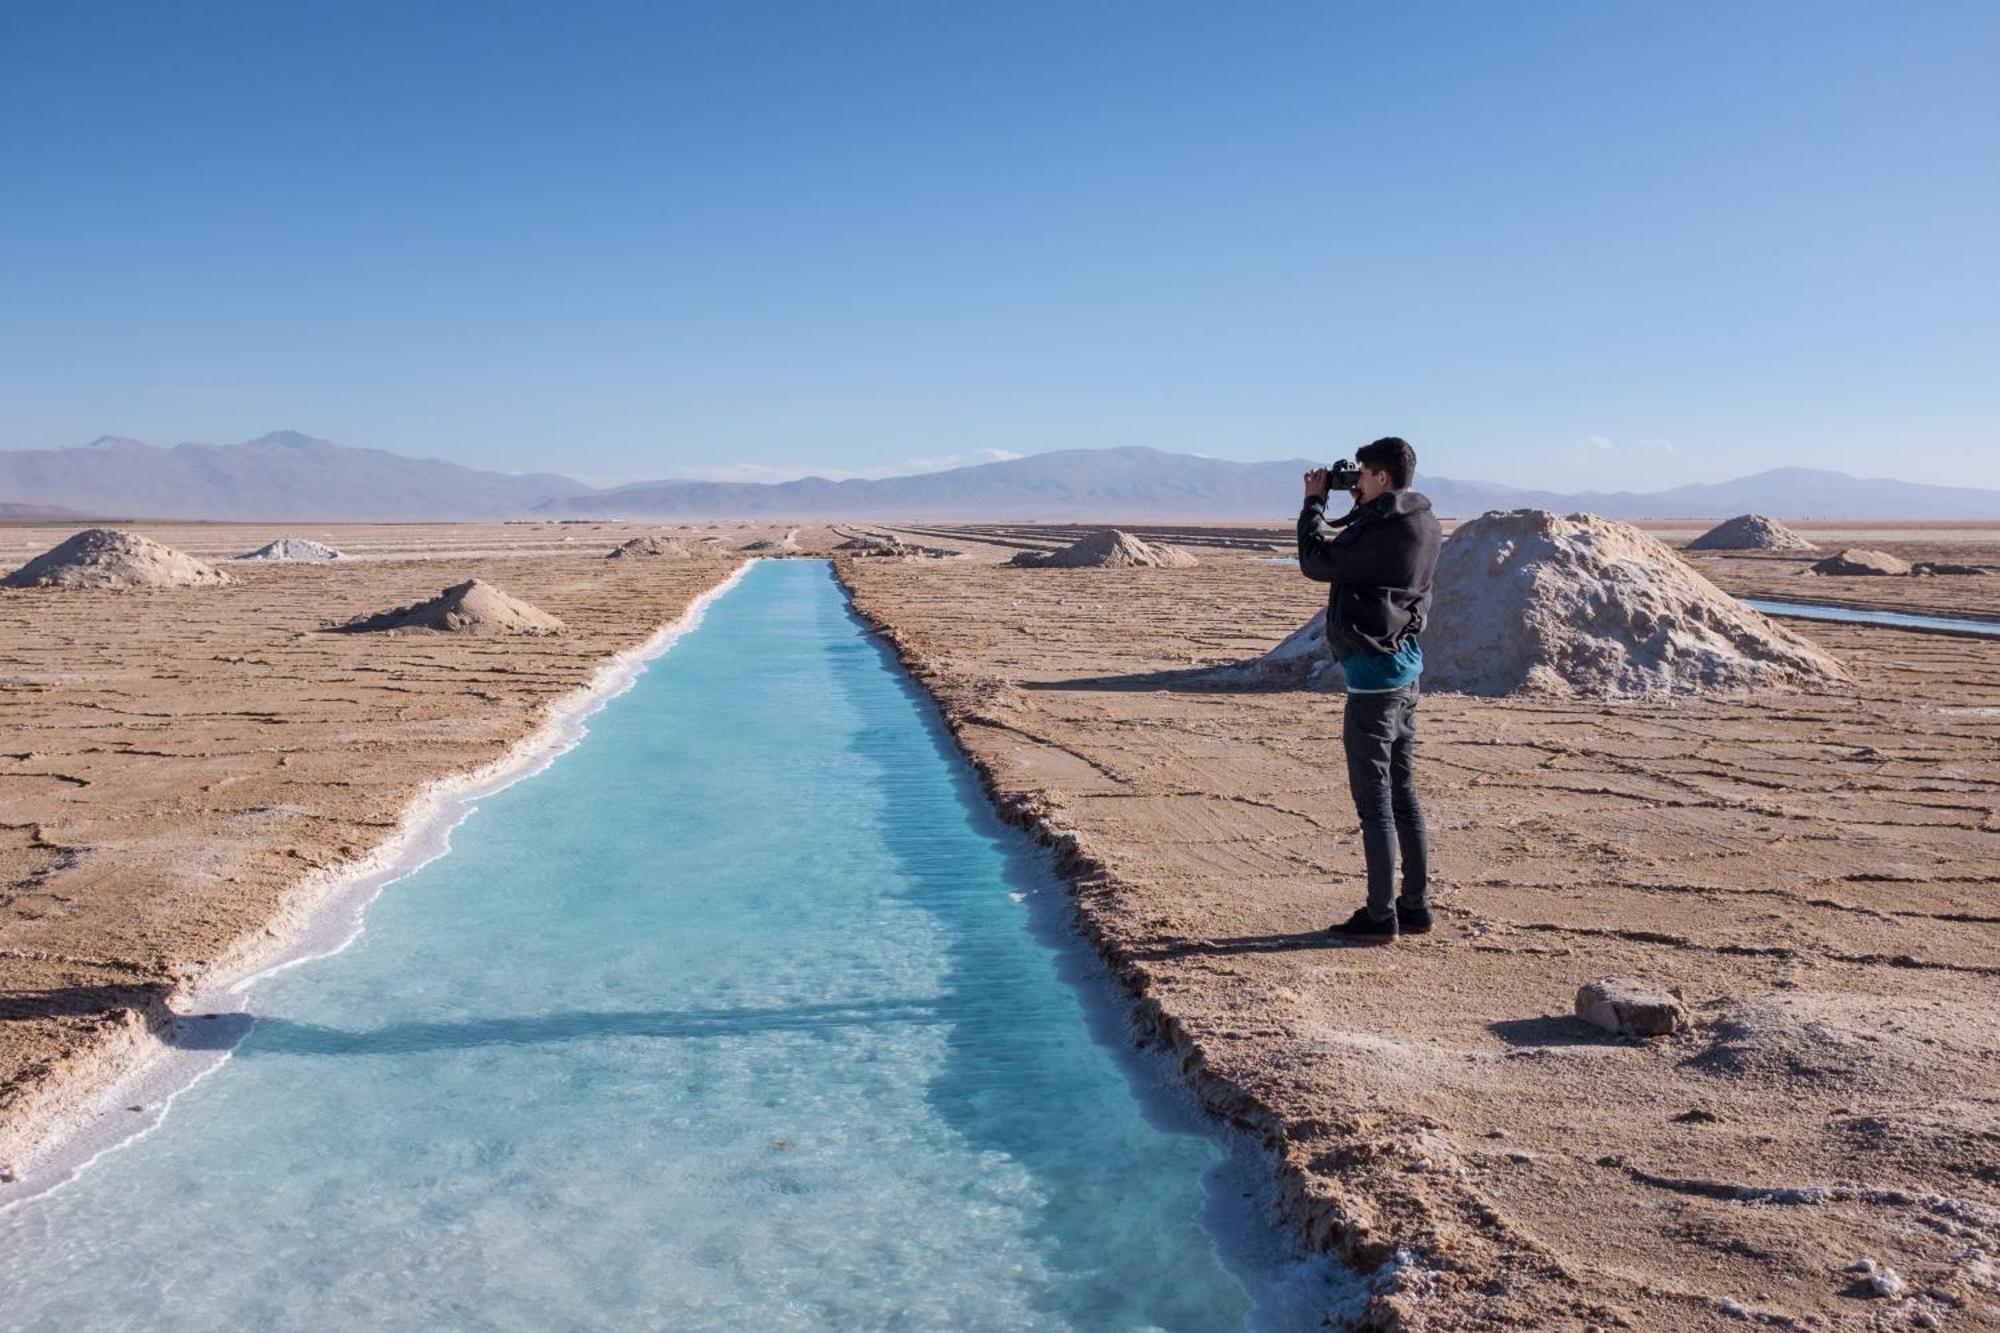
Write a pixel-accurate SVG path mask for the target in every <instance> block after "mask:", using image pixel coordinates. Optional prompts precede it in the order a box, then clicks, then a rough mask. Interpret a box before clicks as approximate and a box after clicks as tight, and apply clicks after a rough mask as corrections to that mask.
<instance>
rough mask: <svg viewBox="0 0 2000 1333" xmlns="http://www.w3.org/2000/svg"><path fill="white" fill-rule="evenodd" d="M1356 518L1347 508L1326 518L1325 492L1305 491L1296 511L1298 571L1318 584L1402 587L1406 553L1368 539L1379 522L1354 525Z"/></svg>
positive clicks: (1406, 576)
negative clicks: (1332, 516)
mask: <svg viewBox="0 0 2000 1333" xmlns="http://www.w3.org/2000/svg"><path fill="white" fill-rule="evenodd" d="M1358 517H1359V514H1358V513H1357V512H1356V511H1354V510H1350V511H1348V512H1347V513H1345V514H1343V515H1341V516H1340V517H1339V518H1336V519H1329V518H1328V517H1327V516H1326V495H1325V494H1324V493H1321V494H1319V495H1313V494H1310V493H1309V494H1307V496H1306V502H1305V507H1304V508H1302V509H1300V510H1299V572H1300V573H1301V574H1304V575H1305V576H1306V577H1307V578H1309V579H1312V580H1314V581H1315V582H1318V583H1365V584H1373V585H1375V586H1378V587H1386V588H1400V587H1403V586H1404V585H1405V584H1407V583H1408V582H1409V581H1410V568H1409V566H1410V561H1409V556H1408V554H1407V553H1406V552H1402V551H1398V550H1395V549H1393V543H1390V544H1386V545H1385V543H1383V542H1380V541H1369V540H1368V539H1367V538H1368V533H1369V530H1370V529H1371V528H1374V529H1378V530H1379V527H1380V525H1379V524H1371V523H1361V524H1356V523H1355V519H1357V518H1358Z"/></svg>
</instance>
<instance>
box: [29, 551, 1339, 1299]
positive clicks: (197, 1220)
mask: <svg viewBox="0 0 2000 1333" xmlns="http://www.w3.org/2000/svg"><path fill="white" fill-rule="evenodd" d="M590 727H591V732H592V734H591V735H590V737H589V738H588V739H587V740H586V741H585V742H584V743H583V744H582V745H580V746H579V747H577V748H576V749H575V750H574V751H572V752H570V753H569V754H567V755H565V756H563V757H561V758H560V759H558V760H557V761H556V762H555V764H554V765H553V766H552V767H551V768H550V769H549V770H548V771H546V772H545V773H543V774H541V775H539V776H537V777H534V778H531V779H529V780H527V781H524V782H522V783H520V784H518V785H516V786H514V787H511V788H508V789H507V790H505V791H503V792H501V793H499V794H497V795H495V796H493V797H490V798H489V799H487V800H486V801H485V802H484V803H483V804H482V805H481V806H480V808H479V809H478V810H477V812H476V813H475V814H474V815H473V816H472V817H471V818H470V819H469V820H468V821H467V822H466V823H465V824H464V825H463V826H462V827H461V828H460V829H459V830H458V831H457V833H456V835H455V838H454V841H455V844H456V845H455V847H454V849H453V850H452V852H451V853H450V854H449V855H448V856H445V857H443V858H442V859H440V860H437V861H434V862H432V863H431V864H430V865H429V866H427V867H425V868H424V869H422V870H420V871H418V872H416V873H415V874H413V875H412V876H410V877H409V878H407V879H404V880H402V881H400V882H397V883H395V884H394V885H392V886H391V887H390V888H389V889H388V890H387V891H386V892H385V893H384V894H383V896H382V897H381V898H380V899H379V900H378V901H377V902H376V903H375V904H374V906H373V907H371V908H370V909H369V914H368V918H367V929H366V931H365V933H364V934H363V935H362V936H361V938H360V939H359V940H358V941H356V942H355V944H354V945H353V946H352V947H350V948H349V949H347V950H346V951H345V952H343V953H340V954H338V955H335V956H333V957H330V958H325V959H322V960H319V961H318V962H315V963H312V964H310V965H307V966H304V967H299V968H295V969H292V970H290V971H286V972H280V973H277V974H275V975H273V976H272V977H270V978H268V979H266V980H265V981H263V982H260V983H259V984H258V985H257V986H256V987H255V988H253V989H252V990H251V991H250V992H249V993H248V999H247V1001H246V1002H245V1007H246V1008H248V1009H250V1010H251V1011H253V1012H254V1014H255V1015H256V1023H255V1026H254V1027H252V1028H251V1029H250V1031H249V1033H248V1035H247V1036H246V1037H245V1038H244V1039H243V1041H242V1044H241V1045H240V1046H239V1047H238V1048H237V1050H236V1052H235V1055H234V1057H233V1058H232V1059H231V1060H230V1061H229V1062H228V1063H227V1064H225V1065H224V1066H222V1067H221V1068H220V1069H219V1070H218V1071H217V1072H216V1073H214V1074H213V1075H212V1076H210V1077H208V1078H207V1079H205V1080H203V1081H201V1082H199V1083H197V1084H196V1085H194V1086H193V1087H191V1088H189V1089H188V1090H187V1091H186V1092H184V1093H183V1094H182V1095H181V1096H180V1097H179V1099H178V1100H177V1101H176V1102H175V1103H174V1108H173V1110H172V1112H171V1114H169V1115H168V1117H167V1118H166V1120H165V1122H164V1123H163V1124H162V1125H161V1126H160V1128H159V1129H158V1130H157V1131H156V1132H154V1133H153V1134H152V1135H151V1136H149V1137H147V1138H144V1139H142V1140H140V1141H138V1142H136V1143H133V1144H131V1145H130V1146H128V1147H126V1148H125V1149H123V1150H122V1151H119V1152H116V1153H114V1154H112V1155H110V1156H108V1157H106V1158H105V1159H103V1160H102V1161H100V1162H99V1163H98V1164H97V1165H96V1166H95V1167H93V1168H92V1169H90V1170H88V1171H86V1172H85V1173H84V1174H82V1175H81V1176H80V1177H78V1178H77V1179H75V1180H73V1181H71V1182H70V1183H69V1184H68V1185H66V1186H64V1187H62V1188H60V1189H58V1190H56V1191H55V1192H53V1193H49V1194H46V1195H43V1196H41V1197H38V1198H35V1199H32V1200H29V1201H28V1202H26V1203H24V1204H22V1205H20V1206H19V1207H16V1208H14V1209H13V1210H11V1211H10V1212H7V1213H5V1214H0V1327H4V1328H6V1329H10V1330H12V1329H34V1330H52V1331H53V1330H61V1331H62V1333H79V1331H81V1330H99V1329H147V1330H182V1329H188V1330H192V1329H257V1330H308V1329H310V1330H324V1329H363V1328H365V1329H370V1330H380V1329H398V1330H400V1329H410V1330H418V1329H422V1330H432V1329H508V1330H514V1329H518V1330H524V1331H526V1330H536V1331H537V1333H539V1331H541V1330H554V1329H619V1330H644V1329H673V1330H693V1329H732V1330H736V1329H740V1330H778V1329H802V1330H803V1329H814V1330H818V1329H856V1330H862V1329H866V1330H878V1329H1089V1330H1110V1329H1153V1328H1159V1329H1188V1330H1218V1329H1234V1328H1245V1327H1253V1328H1263V1327H1269V1328H1290V1327H1312V1326H1315V1325H1316V1324H1317V1322H1318V1316H1319V1315H1320V1314H1322V1313H1323V1312H1324V1311H1325V1310H1326V1309H1327V1308H1328V1307H1329V1306H1330V1305H1333V1304H1335V1299H1334V1298H1335V1295H1336V1293H1335V1292H1334V1290H1333V1288H1332V1287H1330V1286H1329V1285H1328V1282H1329V1275H1328V1274H1327V1273H1326V1271H1325V1270H1324V1269H1323V1268H1322V1267H1321V1266H1320V1265H1318V1264H1317V1263H1314V1262H1310V1261H1305V1260H1301V1259H1298V1258H1296V1257H1292V1256H1288V1255H1287V1254H1286V1253H1285V1252H1284V1251H1283V1248H1282V1245H1281V1243H1280V1242H1279V1240H1278V1236H1277V1228H1276V1226H1275V1224H1274V1223H1273V1221H1272V1219H1271V1217H1270V1214H1269V1211H1268V1206H1267V1205H1266V1203H1265V1202H1264V1201H1263V1200H1262V1199H1260V1198H1259V1197H1257V1194H1258V1189H1259V1183H1258V1182H1259V1180H1260V1177H1259V1176H1258V1174H1257V1172H1256V1170H1255V1169H1254V1168H1253V1165H1252V1159H1249V1158H1248V1156H1247V1150H1245V1149H1243V1148H1241V1147H1240V1146H1237V1147H1233V1146H1229V1145H1228V1144H1226V1143H1225V1141H1224V1140H1223V1139H1222V1138H1220V1137H1219V1136H1218V1135H1216V1134H1215V1133H1214V1132H1213V1131H1212V1129H1211V1127H1210V1126H1209V1125H1208V1124H1207V1123H1206V1122H1204V1121H1203V1120H1202V1119H1201V1118H1200V1117H1199V1116H1198V1115H1197V1113H1196V1112H1195V1111H1194V1109H1193V1108H1192V1106H1191V1105H1190V1104H1189V1103H1188V1102H1187V1101H1186V1100H1185V1099H1184V1097H1183V1096H1182V1094H1180V1093H1179V1092H1178V1091H1177V1084H1176V1083H1175V1082H1174V1080H1173V1078H1172V1076H1171V1074H1170V1072H1169V1071H1167V1070H1166V1069H1165V1068H1164V1067H1163V1066H1161V1065H1158V1064H1156V1063H1154V1062H1153V1061H1151V1060H1149V1059H1147V1058H1144V1057H1141V1056H1136V1055H1133V1054H1131V1053H1130V1052H1129V1051H1127V1050H1126V1049H1125V1045H1126V1043H1125V1041H1124V1034H1123V1031H1122V1028H1121V1026H1120V1020H1119V1018H1118V1017H1117V1015H1118V1013H1119V1012H1120V1011H1119V1009H1118V1006H1117V1005H1116V1004H1115V1002H1114V1001H1113V999H1112V998H1111V995H1110V991H1109V985H1110V983H1109V982H1108V981H1107V980H1106V979H1105V978H1104V977H1103V976H1102V974H1101V973H1100V972H1099V971H1098V970H1097V967H1096V964H1095V962H1094V961H1093V960H1092V959H1091V958H1090V957H1089V956H1088V954H1087V952H1086V951H1085V950H1084V949H1083V948H1082V946H1081V945H1079V944H1078V943H1077V942H1076V941H1075V940H1074V939H1073V938H1071V937H1069V936H1068V935H1067V934H1066V932H1065V931H1064V929H1063V928H1062V922H1063V921H1064V920H1065V919H1066V916H1065V914H1066V912H1067V907H1066V904H1065V903H1064V901H1063V898H1062V890H1061V888H1060V887H1059V886H1058V885H1057V884H1056V883H1055V882H1054V880H1053V878H1052V876H1051V875H1050V873H1049V871H1048V869H1047V867H1046V865H1045V864H1044V862H1043V861H1042V860H1041V858H1040V855H1039V854H1038V853H1036V852H1034V851H1032V849H1029V848H1028V847H1026V846H1025V844H1024V842H1023V840H1022V839H1020V838H1019V837H1018V836H1017V835H1016V834H1014V833H1013V832H1012V831H1010V830H1007V829H1005V828H1004V827H1002V826H1001V825H999V823H998V822H997V820H996V819H995V818H994V817H993V816H992V814H991V812H990V810H989V809H988V808H987V806H986V805H985V803H984V801H983V800H981V799H980V797H979V795H978V792H977V789H976V786H975V784H974V782H973V780H972V778H971V775H970V774H969V772H968V771H967V769H966V766H965V765H964V763H963V761H962V760H961V759H960V758H959V757H958V756H957V755H956V754H955V753H954V752H953V751H952V750H951V748H950V746H949V743H948V740H947V738H946V737H945V736H944V734H943V732H942V730H941V728H940V727H939V725H938V724H937V722H936V720H935V719H934V717H933V716H932V715H931V713H930V711H929V706H928V704H927V703H925V702H924V701H922V700H921V699H920V698H919V697H918V696H917V695H916V693H915V692H914V689H913V687H912V686H911V685H910V684H909V683H908V681H907V680H906V679H905V678H904V676H903V675H902V673H901V672H900V670H899V669H898V668H897V667H896V666H895V665H894V664H893V662H891V661H890V660H889V659H888V658H887V657H886V655H885V654H884V652H883V651H882V649H881V647H880V646H879V645H878V643H877V642H876V641H875V640H874V639H872V638H871V637H869V636H868V635H867V634H865V633H864V631H863V629H862V627H861V626H860V625H859V623H858V622H857V621H856V620H855V619H854V617H853V615H852V613H851V612H850V611H849V609H848V608H847V606H846V603H845V600H844V598H843V597H842V595H841V593H840V591H839V588H838V586H837V585H836V584H835V583H834V582H833V580H832V578H831V575H830V573H829V571H828V569H827V568H826V566H825V565H823V564H820V563H818V562H800V561H794V562H767V563H764V564H762V565H760V566H758V567H757V568H755V569H753V570H752V571H750V573H749V574H748V575H747V576H746V577H745V579H744V580H743V581H742V582H741V583H740V584H738V585H737V586H736V587H735V588H734V589H733V590H731V591H730V592H728V593H727V594H725V595H724V596H723V597H722V598H721V599H720V600H719V601H718V602H717V603H716V604H715V605H714V607H713V608H711V609H710V611H709V612H708V617H707V619H706V621H705V622H704V623H703V624H702V626H701V627H700V628H699V629H697V630H696V631H695V632H693V633H692V634H690V635H688V636H687V637H686V638H684V639H683V640H682V641H681V642H680V643H678V644H677V645H676V646H675V647H674V648H673V649H671V650H670V651H669V652H668V654H667V655H666V656H665V657H663V658H662V659H661V660H659V661H658V662H656V663H654V664H653V666H652V667H651V669H650V670H649V671H648V672H647V673H646V674H645V675H644V676H642V677H641V678H640V680H639V682H638V684H637V685H636V686H635V687H634V689H633V690H632V691H631V692H630V693H628V694H626V695H624V696H622V697H621V698H619V699H616V700H614V701H613V702H612V703H611V704H609V705H608V706H607V707H606V708H605V710H604V711H603V712H601V713H599V714H598V715H597V716H596V718H595V719H593V721H592V722H591V724H590Z"/></svg>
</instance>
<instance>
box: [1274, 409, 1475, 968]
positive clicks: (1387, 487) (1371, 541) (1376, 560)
mask: <svg viewBox="0 0 2000 1333" xmlns="http://www.w3.org/2000/svg"><path fill="white" fill-rule="evenodd" d="M1354 460H1355V462H1356V463H1357V464H1359V465H1360V473H1361V475H1360V477H1359V479H1358V480H1357V481H1356V482H1355V484H1354V486H1353V489H1352V490H1351V491H1350V492H1349V494H1351V495H1352V496H1353V497H1354V502H1355V503H1354V508H1352V509H1351V510H1349V511H1348V512H1347V513H1346V514H1344V515H1342V516H1341V517H1340V518H1337V519H1334V520H1331V521H1329V520H1328V519H1327V517H1326V498H1327V496H1326V493H1327V483H1328V477H1327V470H1326V469H1325V468H1315V469H1314V470H1313V471H1311V472H1308V473H1306V502H1305V508H1304V509H1302V510H1300V512H1299V571H1300V572H1301V573H1303V574H1304V575H1305V576H1306V577H1307V578H1309V579H1313V580H1316V581H1318V582H1320V583H1331V584H1332V585H1333V587H1332V589H1331V590H1330V591H1329V593H1328V595H1327V600H1326V642H1327V646H1328V647H1329V648H1330V649H1331V650H1332V652H1333V655H1334V657H1335V658H1336V659H1337V660H1338V661H1339V663H1340V668H1341V672H1342V674H1343V675H1344V676H1345V677H1346V680H1347V710H1346V716H1345V718H1344V719H1343V721H1342V724H1341V736H1340V738H1341V741H1342V743H1343V744H1344V745H1345V747H1346V749H1347V785H1348V788H1349V790H1351V791H1352V792H1353V794H1354V809H1355V813H1357V814H1359V815H1360V816H1361V849H1362V853H1363V855H1364V856H1365V857H1366V858H1367V862H1368V904H1367V906H1365V907H1362V908H1359V909H1357V910H1356V911H1355V913H1354V915H1353V916H1351V917H1349V918H1348V919H1347V920H1345V921H1343V922H1341V923H1340V924H1339V925H1337V926H1334V927H1333V928H1332V929H1331V930H1330V931H1329V932H1328V933H1329V934H1331V935H1334V936H1336V937H1338V938H1340V939H1346V940H1354V941H1356V942H1359V943H1366V944H1388V943H1390V942H1392V941H1393V940H1394V939H1395V938H1396V935H1397V932H1398V931H1399V930H1401V931H1402V932H1404V933H1407V934H1412V935H1420V934H1422V933H1424V932H1425V931H1428V930H1429V929H1430V928H1431V907H1430V882H1429V869H1430V867H1429V847H1428V846H1427V843H1426V838H1425V831H1424V813H1423V808H1422V807H1421V806H1419V805H1418V804H1417V787H1416V781H1415V774H1414V769H1415V762H1416V746H1417V680H1418V677H1419V676H1420V675H1422V673H1423V669H1424V654H1423V650H1422V649H1421V648H1420V647H1419V646H1418V644H1417V635H1418V634H1419V633H1420V632H1421V631H1422V630H1423V628H1424V616H1425V613H1426V612H1428V611H1429V609H1430V602H1431V575H1432V573H1433V572H1434V571H1435V570H1436V568H1437V558H1438V545H1439V543H1440V541H1441V540H1442V534H1441V531H1440V529H1439V528H1438V521H1437V519H1436V517H1434V516H1433V515H1432V513H1431V502H1430V501H1429V500H1428V499H1426V498H1424V497H1423V496H1422V495H1419V494H1417V493H1416V492H1415V491H1412V490H1409V489H1408V487H1409V484H1410V479H1411V478H1412V477H1414V476H1415V475H1416V471H1417V452H1416V450H1414V449H1412V448H1411V447H1410V446H1409V444H1408V442H1407V441H1404V440H1400V439H1397V438H1396V437H1394V436H1390V437H1388V438H1386V439H1380V440H1377V441H1375V442H1374V443H1373V444H1370V445H1367V446H1366V447H1364V448H1362V449H1360V450H1358V451H1356V453H1355V455H1354ZM1399 849H1400V850H1401V852H1402V862H1403V867H1402V868H1403V885H1402V894H1401V896H1400V897H1399V896H1397V894H1396V854H1397V851H1398V850H1399Z"/></svg>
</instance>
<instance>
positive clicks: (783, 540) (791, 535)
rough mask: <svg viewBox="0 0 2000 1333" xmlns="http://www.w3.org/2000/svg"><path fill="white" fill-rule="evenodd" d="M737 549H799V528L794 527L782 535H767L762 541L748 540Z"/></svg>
mask: <svg viewBox="0 0 2000 1333" xmlns="http://www.w3.org/2000/svg"><path fill="white" fill-rule="evenodd" d="M736 549H737V550H739V551H796V550H798V549H799V530H798V529H797V528H793V529H792V530H791V531H790V532H788V533H786V534H785V535H784V536H782V537H766V538H765V539H763V540H762V541H754V542H747V543H745V544H744V545H742V546H739V547H737V548H736Z"/></svg>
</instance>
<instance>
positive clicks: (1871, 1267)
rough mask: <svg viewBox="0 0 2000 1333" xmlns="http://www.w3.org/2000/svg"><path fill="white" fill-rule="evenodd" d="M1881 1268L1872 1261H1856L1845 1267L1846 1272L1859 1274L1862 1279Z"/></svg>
mask: <svg viewBox="0 0 2000 1333" xmlns="http://www.w3.org/2000/svg"><path fill="white" fill-rule="evenodd" d="M1881 1266H1882V1265H1880V1264H1878V1263H1876V1262H1875V1261H1874V1260H1873V1259H1856V1260H1855V1261H1854V1262H1853V1263H1851V1264H1849V1265H1848V1266H1847V1271H1848V1272H1850V1273H1859V1274H1860V1275H1861V1276H1862V1277H1867V1276H1868V1275H1869V1274H1870V1273H1873V1272H1874V1271H1875V1270H1876V1269H1878V1268H1880V1267H1881Z"/></svg>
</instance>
